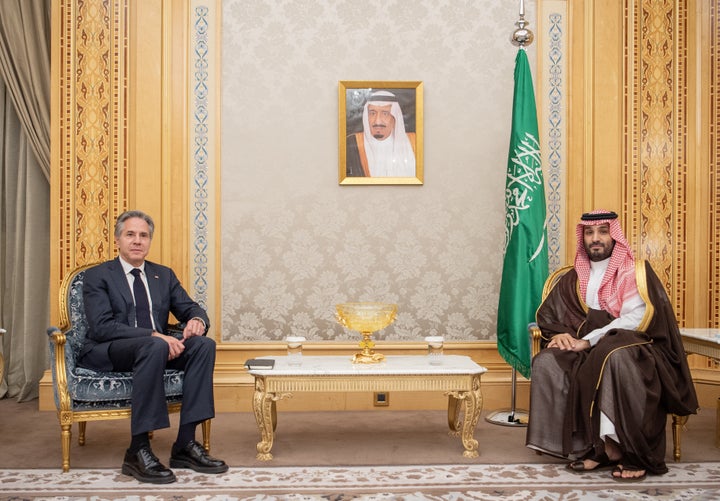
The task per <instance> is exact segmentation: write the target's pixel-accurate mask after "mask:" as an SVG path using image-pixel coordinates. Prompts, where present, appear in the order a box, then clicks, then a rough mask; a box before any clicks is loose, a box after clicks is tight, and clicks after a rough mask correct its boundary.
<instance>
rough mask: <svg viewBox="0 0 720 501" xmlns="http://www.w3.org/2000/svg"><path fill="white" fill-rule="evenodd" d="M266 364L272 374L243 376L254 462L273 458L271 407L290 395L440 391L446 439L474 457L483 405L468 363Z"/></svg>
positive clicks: (449, 358) (478, 371)
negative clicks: (248, 382)
mask: <svg viewBox="0 0 720 501" xmlns="http://www.w3.org/2000/svg"><path fill="white" fill-rule="evenodd" d="M268 358H274V359H275V367H274V368H273V369H271V370H264V369H254V370H250V371H249V373H250V374H252V375H253V376H254V377H255V393H254V395H253V411H254V413H255V420H256V421H257V425H258V428H259V430H260V437H261V440H260V442H258V444H257V456H256V457H257V459H258V460H261V461H269V460H271V459H272V458H273V455H272V453H271V452H270V450H271V449H272V447H273V442H274V432H275V427H276V425H277V407H276V403H277V401H278V400H282V399H283V398H288V397H290V396H292V394H293V393H296V392H315V393H326V392H390V391H441V392H443V393H444V394H445V395H447V397H448V426H449V427H450V434H451V435H454V436H460V437H461V439H462V444H463V446H464V448H465V450H464V452H463V456H465V457H467V458H474V457H477V456H478V442H477V440H475V438H473V434H474V432H475V427H476V426H477V423H478V419H479V417H480V412H481V411H482V404H483V400H482V393H481V390H480V376H481V375H482V374H483V373H484V372H486V369H485V368H484V367H482V366H480V365H478V364H476V363H475V362H473V361H472V360H471V359H470V357H467V356H460V355H444V356H443V362H442V364H441V365H430V364H429V363H428V361H427V358H426V357H424V356H418V355H415V356H412V355H409V356H388V357H386V361H385V362H384V363H382V364H368V365H360V364H352V362H351V360H350V357H338V356H313V357H308V356H304V357H303V363H302V366H299V367H291V366H289V365H288V364H287V357H268ZM463 414H464V419H461V415H463Z"/></svg>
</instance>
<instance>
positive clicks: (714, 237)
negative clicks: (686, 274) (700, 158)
mask: <svg viewBox="0 0 720 501" xmlns="http://www.w3.org/2000/svg"><path fill="white" fill-rule="evenodd" d="M708 3H709V4H710V8H709V10H710V15H709V25H710V39H711V40H710V72H709V74H710V83H709V99H708V101H709V103H710V113H709V114H708V134H709V148H708V149H709V155H710V162H709V163H710V176H709V181H710V182H709V186H710V187H711V188H712V195H711V197H710V214H712V215H713V220H712V224H711V226H710V228H711V232H712V233H711V238H710V242H709V245H708V249H707V251H708V257H709V261H710V271H711V273H710V274H709V275H710V276H709V278H710V281H709V282H710V284H709V285H710V290H709V298H710V299H709V301H710V311H709V315H708V316H709V321H710V325H711V326H713V327H717V326H720V176H719V175H718V171H719V170H720V21H718V16H719V15H720V6H719V5H718V3H717V2H716V1H713V0H709V1H708Z"/></svg>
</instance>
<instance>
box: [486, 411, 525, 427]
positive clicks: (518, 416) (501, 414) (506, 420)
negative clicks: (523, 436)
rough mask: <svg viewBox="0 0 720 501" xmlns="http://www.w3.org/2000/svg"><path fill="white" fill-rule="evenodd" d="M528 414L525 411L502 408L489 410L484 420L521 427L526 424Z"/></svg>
mask: <svg viewBox="0 0 720 501" xmlns="http://www.w3.org/2000/svg"><path fill="white" fill-rule="evenodd" d="M528 416H529V415H528V413H527V411H520V410H514V409H504V410H499V411H493V412H491V413H490V414H488V415H487V416H485V421H487V422H488V423H492V424H499V425H501V426H515V427H523V426H527V423H528Z"/></svg>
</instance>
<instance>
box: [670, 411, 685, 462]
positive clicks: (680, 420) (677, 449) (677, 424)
mask: <svg viewBox="0 0 720 501" xmlns="http://www.w3.org/2000/svg"><path fill="white" fill-rule="evenodd" d="M687 420H688V416H678V415H676V414H673V415H672V423H673V424H672V433H673V459H675V461H680V456H681V449H682V443H681V436H682V435H681V433H682V427H683V426H685V423H687Z"/></svg>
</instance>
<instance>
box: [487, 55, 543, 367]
mask: <svg viewBox="0 0 720 501" xmlns="http://www.w3.org/2000/svg"><path fill="white" fill-rule="evenodd" d="M545 231H546V228H545V190H544V187H543V173H542V165H541V163H540V142H539V141H538V125H537V111H536V109H535V95H534V91H533V84H532V75H531V74H530V65H529V63H528V59H527V54H526V53H525V50H524V49H520V50H518V53H517V57H516V58H515V92H514V95H513V110H512V131H511V133H510V153H509V155H508V164H507V180H506V182H505V249H504V252H503V254H504V256H505V257H504V261H503V272H502V282H501V284H500V303H499V306H498V320H497V324H498V326H497V341H498V351H499V352H500V355H502V357H503V358H504V359H505V361H506V362H507V363H508V364H510V365H511V366H512V367H513V368H514V369H515V370H517V371H518V372H519V373H520V374H522V375H523V376H525V377H526V378H529V377H530V337H529V334H528V329H527V326H528V323H530V322H534V321H535V312H536V310H537V308H538V306H539V305H540V300H541V297H542V289H543V285H544V284H545V279H546V278H547V275H548V254H547V239H546V237H545Z"/></svg>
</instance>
